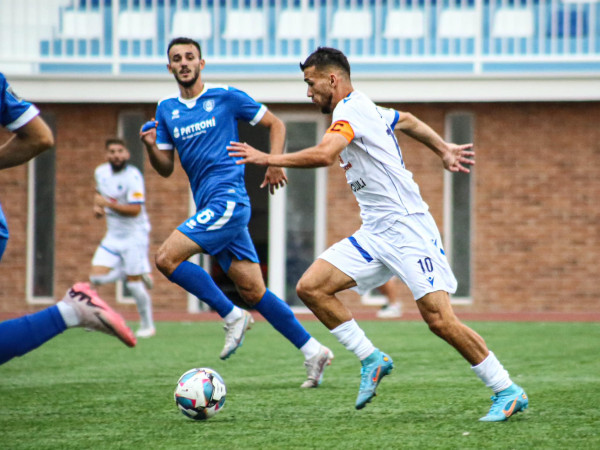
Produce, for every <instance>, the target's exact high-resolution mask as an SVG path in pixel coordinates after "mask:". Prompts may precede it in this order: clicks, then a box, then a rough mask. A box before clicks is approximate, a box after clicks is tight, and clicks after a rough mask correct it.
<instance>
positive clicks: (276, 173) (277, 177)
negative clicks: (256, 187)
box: [260, 166, 288, 194]
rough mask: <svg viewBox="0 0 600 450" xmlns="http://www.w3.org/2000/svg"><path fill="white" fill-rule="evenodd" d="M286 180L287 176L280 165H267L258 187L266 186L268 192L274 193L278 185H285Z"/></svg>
mask: <svg viewBox="0 0 600 450" xmlns="http://www.w3.org/2000/svg"><path fill="white" fill-rule="evenodd" d="M287 182H288V178H287V175H286V174H285V171H284V170H283V168H282V167H273V166H269V167H267V173H265V179H264V180H263V182H262V184H261V185H260V187H261V188H264V187H265V186H268V187H269V192H270V193H271V194H274V193H275V190H276V189H279V188H280V187H285V185H286V184H287Z"/></svg>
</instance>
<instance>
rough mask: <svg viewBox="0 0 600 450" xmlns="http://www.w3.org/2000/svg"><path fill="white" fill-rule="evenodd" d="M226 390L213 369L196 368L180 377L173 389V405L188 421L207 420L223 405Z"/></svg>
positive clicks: (219, 376)
mask: <svg viewBox="0 0 600 450" xmlns="http://www.w3.org/2000/svg"><path fill="white" fill-rule="evenodd" d="M226 394H227V388H226V387H225V382H224V381H223V378H222V377H221V375H219V374H218V373H217V372H216V371H214V370H213V369H208V368H205V367H203V368H200V369H198V368H196V369H191V370H188V371H187V372H186V373H184V374H183V375H181V377H180V378H179V381H178V382H177V387H176V388H175V393H174V396H175V404H176V405H177V407H178V408H179V410H180V411H181V412H182V413H183V414H184V415H185V416H186V417H189V418H190V419H194V420H207V419H210V418H211V417H213V416H214V415H215V414H217V413H218V412H219V411H221V409H222V408H223V405H224V404H225V395H226Z"/></svg>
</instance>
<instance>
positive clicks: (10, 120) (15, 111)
mask: <svg viewBox="0 0 600 450" xmlns="http://www.w3.org/2000/svg"><path fill="white" fill-rule="evenodd" d="M39 113H40V111H39V110H38V109H37V108H36V107H35V106H33V105H32V104H31V103H29V102H26V101H25V100H21V99H20V98H19V97H17V96H16V95H15V94H14V93H13V91H12V90H11V88H10V85H9V84H8V82H7V81H6V78H4V75H3V74H1V73H0V125H2V126H3V127H5V128H7V129H9V130H10V131H15V130H18V129H19V128H21V127H23V126H24V125H27V123H28V122H30V121H31V120H32V119H33V118H34V117H35V116H37V115H38V114H39ZM7 239H8V225H7V224H6V218H5V217H4V213H3V212H2V206H1V205H0V260H1V259H2V255H3V253H4V249H5V248H6V241H7Z"/></svg>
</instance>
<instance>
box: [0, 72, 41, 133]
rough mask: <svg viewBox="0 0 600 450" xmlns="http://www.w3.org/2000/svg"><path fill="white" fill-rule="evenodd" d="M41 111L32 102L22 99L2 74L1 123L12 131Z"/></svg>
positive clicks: (0, 90)
mask: <svg viewBox="0 0 600 450" xmlns="http://www.w3.org/2000/svg"><path fill="white" fill-rule="evenodd" d="M39 113H40V111H39V110H38V109H37V108H36V107H35V106H34V105H33V104H31V103H29V102H27V101H25V100H22V99H20V98H19V97H17V95H16V94H15V93H14V92H13V90H12V89H11V87H10V85H9V84H8V82H7V81H6V78H4V76H3V75H1V74H0V124H1V125H2V126H3V127H5V128H7V129H8V130H10V131H15V130H18V129H19V128H21V127H23V126H25V125H27V124H28V123H29V122H31V121H32V120H33V119H34V117H35V116H37V115H38V114H39Z"/></svg>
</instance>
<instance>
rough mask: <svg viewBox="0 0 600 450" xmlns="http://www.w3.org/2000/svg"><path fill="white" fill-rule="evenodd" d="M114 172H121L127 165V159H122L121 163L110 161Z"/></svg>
mask: <svg viewBox="0 0 600 450" xmlns="http://www.w3.org/2000/svg"><path fill="white" fill-rule="evenodd" d="M109 164H110V167H111V169H112V171H113V172H120V171H121V170H123V169H124V168H125V166H126V165H127V161H121V162H120V163H114V162H109Z"/></svg>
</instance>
